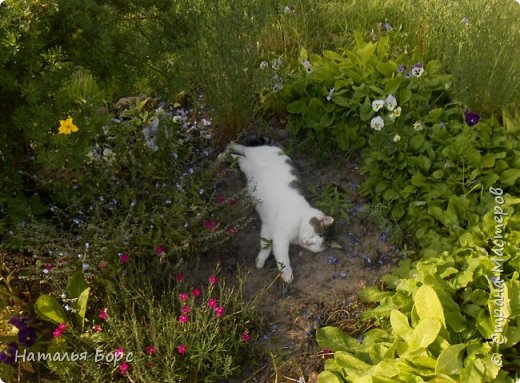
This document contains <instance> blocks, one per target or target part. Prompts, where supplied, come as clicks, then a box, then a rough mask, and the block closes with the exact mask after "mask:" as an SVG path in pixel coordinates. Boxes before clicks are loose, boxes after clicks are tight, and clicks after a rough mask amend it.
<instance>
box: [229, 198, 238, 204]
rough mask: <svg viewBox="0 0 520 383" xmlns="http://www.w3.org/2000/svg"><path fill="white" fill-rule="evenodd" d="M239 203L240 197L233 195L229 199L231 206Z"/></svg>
mask: <svg viewBox="0 0 520 383" xmlns="http://www.w3.org/2000/svg"><path fill="white" fill-rule="evenodd" d="M237 203H238V199H237V198H236V197H233V198H231V199H230V200H229V206H235V205H236V204H237Z"/></svg>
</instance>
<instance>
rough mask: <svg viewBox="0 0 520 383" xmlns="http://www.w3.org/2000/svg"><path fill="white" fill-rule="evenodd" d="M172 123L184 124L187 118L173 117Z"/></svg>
mask: <svg viewBox="0 0 520 383" xmlns="http://www.w3.org/2000/svg"><path fill="white" fill-rule="evenodd" d="M172 121H173V122H174V123H175V124H182V123H183V122H184V121H185V118H184V117H182V116H173V118H172Z"/></svg>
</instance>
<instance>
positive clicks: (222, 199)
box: [217, 195, 226, 204]
mask: <svg viewBox="0 0 520 383" xmlns="http://www.w3.org/2000/svg"><path fill="white" fill-rule="evenodd" d="M217 201H218V203H220V204H223V203H226V197H224V196H223V195H221V196H218V198H217Z"/></svg>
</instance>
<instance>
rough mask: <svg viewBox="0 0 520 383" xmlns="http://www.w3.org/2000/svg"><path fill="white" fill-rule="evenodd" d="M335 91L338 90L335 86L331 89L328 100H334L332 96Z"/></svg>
mask: <svg viewBox="0 0 520 383" xmlns="http://www.w3.org/2000/svg"><path fill="white" fill-rule="evenodd" d="M335 91H336V89H334V88H330V89H329V94H328V95H327V101H330V100H332V96H333V95H334V92H335Z"/></svg>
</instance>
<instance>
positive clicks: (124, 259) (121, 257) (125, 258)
mask: <svg viewBox="0 0 520 383" xmlns="http://www.w3.org/2000/svg"><path fill="white" fill-rule="evenodd" d="M128 259H129V257H128V254H127V253H123V254H119V263H121V264H124V263H128Z"/></svg>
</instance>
